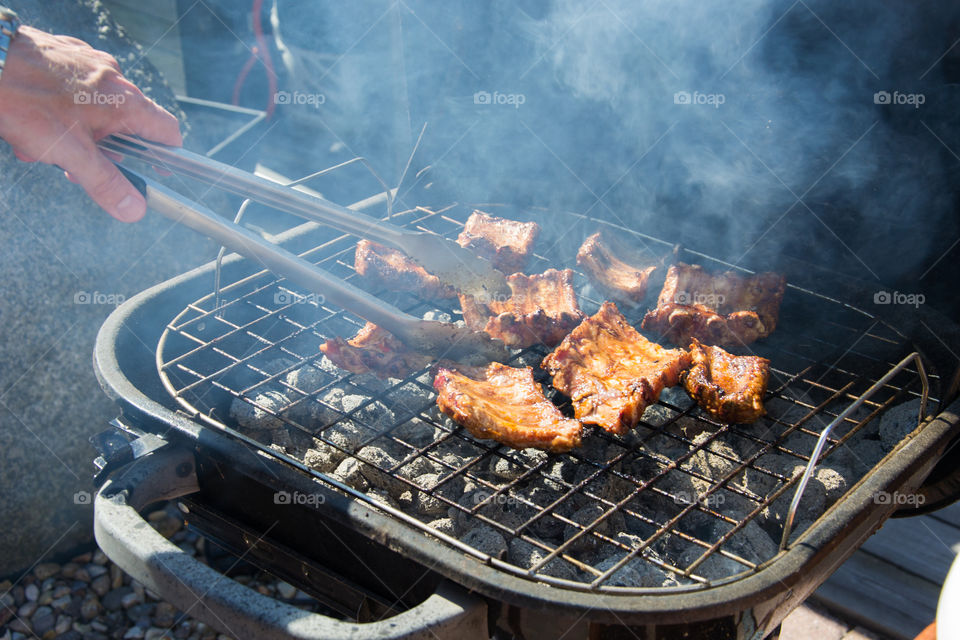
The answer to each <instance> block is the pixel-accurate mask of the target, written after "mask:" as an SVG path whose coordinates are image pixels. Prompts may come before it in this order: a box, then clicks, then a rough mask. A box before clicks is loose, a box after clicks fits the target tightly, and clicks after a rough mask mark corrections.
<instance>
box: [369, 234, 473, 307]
mask: <svg viewBox="0 0 960 640" xmlns="http://www.w3.org/2000/svg"><path fill="white" fill-rule="evenodd" d="M353 266H354V268H355V269H356V270H357V273H359V274H360V276H361V277H363V278H364V279H365V280H366V281H367V282H369V283H371V284H374V285H378V286H383V287H385V288H388V289H394V290H398V291H411V292H413V293H416V294H417V295H419V296H420V297H421V298H423V299H424V300H435V299H442V298H454V297H456V295H457V292H456V290H455V289H454V288H453V287H451V286H449V285H446V284H444V283H443V282H441V281H440V279H439V278H437V276H435V275H433V274H431V273H428V272H427V270H426V269H424V268H423V267H421V266H420V265H419V264H417V263H416V262H414V261H413V260H412V259H411V258H410V257H409V256H407V255H406V254H405V253H403V252H402V251H397V250H396V249H391V248H389V247H385V246H383V245H382V244H377V243H376V242H371V241H369V240H360V241H359V242H357V252H356V255H355V256H354V260H353Z"/></svg>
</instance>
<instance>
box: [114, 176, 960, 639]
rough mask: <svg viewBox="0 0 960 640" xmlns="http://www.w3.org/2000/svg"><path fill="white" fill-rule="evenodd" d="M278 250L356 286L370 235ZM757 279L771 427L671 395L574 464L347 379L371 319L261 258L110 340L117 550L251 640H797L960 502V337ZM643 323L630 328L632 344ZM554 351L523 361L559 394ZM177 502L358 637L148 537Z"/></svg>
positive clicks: (842, 297)
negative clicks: (785, 635)
mask: <svg viewBox="0 0 960 640" xmlns="http://www.w3.org/2000/svg"><path fill="white" fill-rule="evenodd" d="M416 196H417V197H418V198H422V200H420V201H421V202H429V199H430V194H429V193H428V192H426V191H421V192H418V193H416ZM408 199H409V198H408ZM382 202H383V199H382V198H381V199H377V198H374V199H372V200H369V201H366V202H365V203H363V204H361V205H358V206H371V205H372V204H377V205H379V204H380V203H382ZM473 208H474V207H473V206H468V205H465V204H446V205H441V206H418V207H415V208H411V209H409V210H407V211H403V212H400V213H393V214H391V221H392V222H393V223H394V224H398V225H401V226H407V227H410V228H415V229H418V230H422V231H428V232H431V233H436V234H440V235H443V236H446V237H451V238H455V237H456V235H457V234H458V233H459V231H460V229H462V226H463V222H464V221H465V219H466V217H467V216H468V215H469V214H470V212H471V211H472V210H473ZM480 208H482V209H485V210H488V211H491V212H492V213H494V214H495V215H501V216H503V217H508V218H513V219H540V220H543V219H545V216H546V215H549V216H550V224H549V225H544V227H545V228H544V235H543V236H542V237H541V239H540V241H539V244H538V247H540V248H541V249H543V251H542V253H538V254H537V255H536V256H535V258H534V260H533V261H532V264H531V265H530V266H529V267H528V272H530V273H534V272H539V271H543V270H544V269H546V268H549V267H557V268H562V267H567V266H570V267H575V264H574V255H575V253H576V246H577V245H578V244H579V242H580V241H582V239H583V238H585V237H587V236H588V235H590V234H591V233H593V232H595V231H597V230H600V229H602V228H605V229H606V230H608V231H611V232H613V233H616V234H617V235H619V236H620V237H621V238H629V239H632V240H633V241H634V242H635V243H637V244H640V245H643V246H645V247H646V248H647V249H650V250H652V251H655V252H659V253H668V252H670V251H671V250H672V251H674V254H675V257H676V258H677V259H679V260H682V261H684V262H688V263H695V264H701V265H703V266H704V267H706V268H708V269H713V270H717V269H728V268H735V269H736V268H738V267H734V266H733V265H729V264H726V263H723V262H722V261H720V260H719V259H717V258H714V257H711V256H709V255H706V254H704V253H701V252H698V251H695V250H692V249H687V248H684V247H682V246H675V245H674V243H673V239H670V240H665V239H658V238H654V237H651V236H648V235H645V234H643V233H641V232H639V231H637V230H635V229H628V228H624V227H622V226H619V225H617V224H615V223H613V222H610V221H605V220H598V219H594V218H590V217H587V216H583V215H579V214H573V213H564V212H541V211H533V210H526V209H518V208H513V207H509V206H490V205H488V206H485V207H484V206H481V207H480ZM276 240H277V241H278V242H279V243H280V244H282V246H284V247H285V248H287V249H288V250H290V251H293V252H295V253H297V254H298V255H300V256H301V257H303V258H304V259H307V260H309V261H310V262H313V263H315V264H317V265H319V266H322V267H323V268H324V269H326V270H328V271H330V272H332V273H334V274H335V275H339V276H341V277H343V278H344V279H347V280H350V281H354V282H356V278H357V276H356V274H355V273H354V272H353V268H352V264H353V248H354V245H355V238H354V237H351V236H346V235H340V236H335V237H332V236H331V234H330V232H329V230H328V229H324V228H322V227H319V226H318V225H316V224H314V223H307V224H304V225H301V226H299V227H296V228H295V229H292V230H291V231H289V232H286V233H284V234H282V235H280V236H278V237H277V238H276ZM763 260H766V261H767V262H763ZM757 262H758V265H759V266H761V267H762V269H763V270H767V269H771V270H778V271H781V272H784V273H786V274H787V280H788V290H787V293H786V295H785V297H784V301H783V306H782V308H781V314H780V322H779V324H778V328H777V330H776V331H775V332H774V334H773V335H772V336H770V337H769V338H768V339H766V340H764V341H761V342H759V343H756V344H754V345H751V350H752V351H753V352H755V353H757V354H758V355H761V356H764V357H766V358H768V359H770V361H771V384H770V389H769V391H768V395H767V398H766V405H767V408H768V416H767V417H765V418H763V419H762V420H761V421H760V422H758V423H756V424H753V425H724V424H721V423H718V422H716V421H714V420H712V419H711V418H710V417H709V416H707V415H706V414H702V413H701V412H700V411H699V410H698V409H697V408H696V406H695V405H694V404H693V403H692V402H690V401H689V399H688V398H686V396H685V394H683V393H682V392H681V393H676V390H667V391H665V392H664V394H663V395H662V396H661V398H660V401H659V403H658V404H657V405H656V406H655V407H652V408H651V409H648V411H647V413H645V414H644V419H643V420H642V421H641V424H640V425H639V426H638V427H637V428H636V429H635V430H634V431H633V432H631V433H630V434H628V435H627V436H624V437H615V436H611V435H609V434H605V433H604V432H602V431H601V430H599V429H594V430H592V431H588V432H587V433H586V435H585V439H584V446H583V447H582V448H580V449H576V450H574V451H572V452H570V453H568V454H550V455H548V454H544V453H541V452H531V451H516V450H512V449H509V448H506V447H503V446H499V445H497V444H496V443H494V442H491V441H483V440H476V439H474V438H473V437H472V436H470V434H469V433H468V432H467V431H466V430H465V429H463V428H462V427H459V426H457V425H455V424H453V423H452V422H450V421H449V420H447V419H446V418H445V417H443V416H442V414H440V413H439V411H438V410H437V409H436V406H435V402H434V400H435V396H434V395H433V391H432V387H431V377H430V374H429V371H419V372H416V373H414V374H411V375H410V376H408V377H406V378H405V379H402V380H396V379H390V380H386V381H381V380H378V379H376V378H374V377H373V376H370V375H354V374H349V373H347V372H344V371H341V370H338V369H336V368H335V367H333V366H331V365H330V364H329V363H328V362H326V361H325V360H324V359H323V358H322V356H321V354H320V353H319V351H318V347H319V345H320V344H321V343H322V342H323V341H324V340H325V339H327V338H330V337H333V336H337V335H339V336H344V337H349V336H351V335H353V333H355V332H356V330H357V329H359V328H360V327H361V326H362V324H363V321H362V320H360V319H358V318H356V317H354V316H352V315H350V314H348V313H346V312H344V311H343V310H341V309H338V308H336V307H333V306H329V305H327V304H326V303H325V301H324V299H323V297H322V295H317V294H316V292H307V291H302V290H299V289H298V288H297V287H295V286H293V285H290V284H289V283H288V282H287V281H285V280H284V279H282V278H278V277H276V276H274V275H273V274H271V273H270V272H268V271H264V270H261V269H260V268H259V267H258V265H256V264H252V263H251V261H248V260H244V259H240V258H239V257H237V256H229V257H227V258H225V259H223V260H222V261H217V262H215V263H211V264H209V265H206V266H204V267H201V268H199V269H196V270H194V271H191V272H189V273H186V274H184V275H182V276H180V277H178V278H175V279H173V280H170V281H168V282H165V283H162V284H160V285H157V286H155V287H153V288H151V289H149V290H147V291H144V292H143V293H141V294H139V295H137V296H135V297H133V298H131V299H130V300H128V301H127V302H125V303H124V304H123V305H121V306H120V307H118V308H117V310H116V311H115V312H114V313H113V314H112V315H111V316H110V317H109V318H108V320H107V321H106V323H105V324H104V326H103V328H102V329H101V331H100V334H99V336H98V339H97V344H96V351H95V368H96V371H97V375H98V377H99V379H100V381H101V384H102V386H103V388H104V390H105V391H106V393H107V394H108V395H109V396H110V397H111V398H113V399H114V400H115V401H116V402H117V403H118V405H119V407H120V415H119V417H118V418H117V419H116V420H115V422H114V424H113V428H112V429H110V430H109V431H107V432H105V433H104V434H101V435H100V436H98V438H97V439H96V444H97V445H98V448H99V449H100V451H101V454H102V455H101V457H100V458H98V461H97V464H98V467H99V474H98V481H99V482H102V483H103V486H102V488H101V490H100V492H99V494H98V496H97V499H96V535H97V540H98V542H99V543H100V545H101V547H102V548H103V549H104V550H105V551H106V552H107V553H108V555H110V557H111V558H112V559H113V560H114V561H116V562H117V563H118V564H120V565H121V566H122V567H123V568H124V569H126V570H127V571H128V572H129V573H131V574H132V575H133V576H134V577H135V578H136V579H137V580H139V581H141V582H143V583H144V584H146V585H147V586H148V587H150V588H152V589H154V590H155V591H156V592H157V593H159V594H161V595H162V597H164V598H166V599H168V600H169V601H171V602H172V603H174V604H175V605H177V606H178V607H180V608H181V609H185V610H186V609H189V610H190V613H191V615H194V616H196V617H199V618H201V619H203V620H205V621H206V622H208V623H209V624H211V625H213V626H215V627H217V628H220V629H221V630H223V631H224V632H225V633H228V634H232V635H235V636H240V637H290V636H294V637H323V638H340V637H344V638H346V637H351V638H354V637H378V638H379V637H443V638H445V637H455V636H460V637H464V638H466V637H469V638H489V637H521V638H555V637H560V636H561V635H563V636H564V637H591V638H594V637H603V638H617V637H640V638H672V637H678V638H679V637H685V638H689V637H704V638H762V637H768V636H769V635H770V634H776V632H777V629H778V625H779V623H780V621H781V620H782V619H783V618H784V617H785V616H786V614H787V613H789V612H790V611H791V610H792V609H793V608H794V607H796V606H797V605H798V604H799V603H801V602H802V601H803V600H804V599H805V598H806V597H807V596H808V595H810V593H811V592H812V591H813V590H814V589H816V587H817V586H819V584H821V583H822V582H823V581H824V580H825V579H826V578H827V577H828V576H829V575H830V573H831V572H832V571H833V570H834V569H835V568H837V567H838V566H839V565H840V564H841V563H842V562H843V561H844V560H845V559H846V558H847V557H848V556H849V555H850V554H852V553H853V551H854V550H855V549H856V548H857V547H858V546H859V545H860V544H861V543H862V542H863V541H864V540H865V539H866V538H867V537H868V536H869V535H871V534H872V533H873V532H874V531H875V530H876V529H877V528H879V527H880V525H881V524H882V523H883V521H884V520H885V519H886V518H887V517H889V516H890V515H891V514H893V513H894V512H895V511H897V510H898V509H901V510H903V507H905V506H906V507H913V508H914V510H918V509H930V508H935V507H936V506H938V505H941V504H944V503H945V502H947V501H949V500H951V499H952V495H951V494H952V488H953V486H954V484H953V483H954V479H953V477H952V476H951V475H950V474H949V473H945V472H942V471H941V470H942V469H944V468H948V467H950V465H951V464H952V463H951V462H950V460H948V458H949V455H950V451H951V449H950V444H951V443H952V441H953V440H954V438H955V437H956V436H957V434H958V431H960V418H958V417H957V410H958V406H957V405H956V404H951V403H952V402H953V400H954V397H955V395H956V388H955V387H956V371H955V370H954V369H955V366H956V363H955V362H951V360H950V356H949V353H950V350H951V349H955V348H956V346H957V345H960V338H958V335H960V334H958V331H957V328H956V327H954V326H953V325H952V324H951V323H949V322H948V321H946V320H944V319H943V318H941V317H939V316H938V315H937V314H936V313H935V312H934V311H932V310H930V309H917V310H916V311H915V310H914V309H913V308H911V309H910V313H904V314H902V315H900V316H893V317H890V318H886V317H880V316H879V315H878V314H877V313H875V312H874V311H873V309H877V308H883V309H886V310H889V309H892V307H877V306H875V305H871V304H870V302H871V300H870V298H871V296H873V291H871V290H870V289H869V288H867V287H864V286H863V285H862V284H861V283H858V282H855V281H853V280H851V279H849V278H843V279H840V278H838V277H837V276H836V274H831V273H829V272H826V271H824V270H821V269H818V268H817V267H815V266H812V265H808V264H804V263H801V262H796V261H790V260H789V259H787V258H784V257H783V256H767V257H765V258H758V261H757ZM741 270H743V269H741ZM743 271H744V272H745V273H748V272H747V271H746V270H743ZM826 276H829V278H830V279H829V280H827V281H825V280H824V278H825V277H826ZM576 284H577V291H578V294H579V299H580V302H581V306H583V308H584V311H585V313H592V312H594V311H595V310H596V308H597V307H598V306H599V305H600V304H601V303H602V302H603V300H602V298H600V297H598V296H597V295H596V294H595V292H594V291H593V290H592V289H591V287H590V285H589V283H588V281H587V280H586V279H585V278H584V277H583V276H582V274H579V273H577V275H576ZM651 288H652V289H653V290H652V291H651V293H650V294H649V295H648V302H651V300H653V299H655V297H656V294H657V288H656V287H655V286H654V287H651ZM376 293H377V295H379V296H380V297H383V298H385V299H388V300H389V301H391V302H392V303H394V304H395V305H396V306H398V307H400V308H401V309H403V310H404V311H407V312H409V313H411V314H413V315H418V316H424V315H426V316H428V317H433V318H438V317H439V318H442V317H444V314H445V315H446V316H447V317H450V318H455V317H456V315H457V309H456V306H457V305H456V303H455V301H446V302H444V301H439V302H438V301H430V302H425V301H423V300H420V299H418V298H416V297H415V296H413V295H411V294H406V293H401V292H391V291H378V292H376ZM648 306H649V305H648ZM645 308H646V307H641V308H639V309H636V310H625V312H626V314H627V317H628V319H630V320H631V322H632V323H633V324H634V325H635V326H638V325H639V320H640V318H641V317H642V313H643V311H644V310H645ZM546 353H547V350H546V349H544V348H542V347H531V348H528V349H524V350H521V351H517V352H514V355H513V356H512V358H511V360H510V362H508V363H507V364H512V365H515V366H520V365H531V366H534V368H535V370H537V364H538V363H539V360H540V359H541V358H542V357H543V356H544V355H545V354H546ZM544 379H545V377H542V378H541V380H544ZM548 395H549V392H548ZM553 399H554V401H555V402H556V403H557V404H558V406H559V407H560V408H561V410H564V411H569V406H568V403H565V401H564V399H563V398H560V397H553ZM918 414H919V415H920V419H919V420H918V418H917V416H918ZM898 415H899V416H900V417H901V422H900V425H901V428H900V430H899V431H898V430H897V428H896V426H895V425H896V424H897V423H896V422H895V421H894V417H896V416H898ZM903 416H907V417H906V418H903ZM904 423H906V424H907V425H908V426H907V427H906V428H903V427H902V425H903V424H904ZM941 461H942V465H941V466H940V467H938V468H937V469H936V471H935V472H934V470H935V467H936V466H937V463H938V462H941ZM801 471H803V472H804V473H801ZM931 472H933V473H931ZM928 477H929V478H930V479H928ZM838 478H839V479H838ZM925 480H927V482H926V484H924V483H925ZM831 482H832V484H831ZM174 498H176V499H178V500H179V501H180V503H181V505H182V508H183V510H184V511H185V513H186V514H187V516H186V517H187V521H188V523H189V524H190V525H191V526H194V527H196V528H197V529H198V530H200V531H201V532H202V533H203V534H204V535H206V536H208V537H209V538H211V539H212V540H214V541H215V542H216V543H217V544H219V545H221V546H223V547H225V548H227V549H229V550H230V551H232V552H233V553H234V554H236V555H237V556H238V557H240V558H242V559H243V560H245V561H248V562H251V563H253V564H255V565H257V566H259V567H260V568H262V569H264V570H266V571H269V572H271V573H273V574H275V575H277V576H278V577H280V578H282V579H284V580H287V581H288V582H290V583H292V584H294V585H296V586H298V587H299V588H301V589H303V590H304V591H306V592H307V593H310V594H311V595H313V596H315V597H316V598H317V599H319V600H320V601H321V602H322V603H324V605H326V606H327V607H328V608H329V609H330V611H331V612H332V613H333V614H334V615H332V616H331V617H323V616H319V615H316V614H309V613H306V612H302V611H299V610H297V609H294V608H292V607H290V606H288V605H285V604H282V603H279V602H276V601H272V600H270V599H267V598H265V597H263V596H260V595H259V594H256V593H254V592H252V591H250V590H248V589H246V588H245V587H242V586H240V585H238V584H236V583H233V582H231V581H230V580H228V579H226V578H224V577H223V576H221V575H219V574H216V573H215V572H213V571H212V570H211V569H209V568H207V567H205V566H203V565H200V564H199V563H198V562H196V561H194V560H192V559H190V558H189V557H187V556H185V555H184V554H182V553H180V552H179V549H177V548H176V547H174V546H172V545H170V544H169V543H167V542H166V541H165V540H163V539H162V538H160V537H159V535H158V534H155V533H153V531H152V530H151V529H150V528H149V527H147V526H145V525H144V524H143V521H142V519H140V518H139V516H138V515H137V510H138V509H141V508H143V507H145V506H146V505H148V504H150V503H152V502H155V501H157V500H162V499H174ZM791 502H793V503H794V504H793V508H791ZM198 600H199V602H198ZM564 634H566V635H564Z"/></svg>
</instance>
